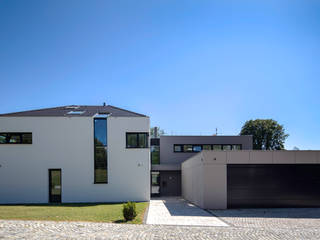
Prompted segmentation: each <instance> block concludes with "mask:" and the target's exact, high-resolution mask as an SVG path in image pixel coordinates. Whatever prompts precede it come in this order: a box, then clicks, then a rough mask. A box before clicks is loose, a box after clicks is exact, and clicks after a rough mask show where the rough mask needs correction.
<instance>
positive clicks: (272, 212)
mask: <svg viewBox="0 0 320 240" xmlns="http://www.w3.org/2000/svg"><path fill="white" fill-rule="evenodd" d="M211 213H212V214H214V215H215V216H217V217H219V218H220V219H221V220H223V221H224V222H226V223H228V225H230V226H234V227H242V228H268V229H278V228H281V229H283V228H289V229H293V228H299V229H307V228H320V208H259V209H228V210H211Z"/></svg>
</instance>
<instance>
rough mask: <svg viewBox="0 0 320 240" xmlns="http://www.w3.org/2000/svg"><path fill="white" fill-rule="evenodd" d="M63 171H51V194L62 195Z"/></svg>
mask: <svg viewBox="0 0 320 240" xmlns="http://www.w3.org/2000/svg"><path fill="white" fill-rule="evenodd" d="M60 173H61V172H60V171H51V194H52V195H60V194H61V174H60Z"/></svg>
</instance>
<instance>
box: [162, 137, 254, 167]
mask: <svg viewBox="0 0 320 240" xmlns="http://www.w3.org/2000/svg"><path fill="white" fill-rule="evenodd" d="M174 144H242V149H246V150H250V149H252V136H161V137H160V164H181V163H182V162H183V161H184V160H186V159H188V158H190V157H192V156H194V155H196V154H197V153H182V152H178V153H177V152H174V151H173V146H174Z"/></svg>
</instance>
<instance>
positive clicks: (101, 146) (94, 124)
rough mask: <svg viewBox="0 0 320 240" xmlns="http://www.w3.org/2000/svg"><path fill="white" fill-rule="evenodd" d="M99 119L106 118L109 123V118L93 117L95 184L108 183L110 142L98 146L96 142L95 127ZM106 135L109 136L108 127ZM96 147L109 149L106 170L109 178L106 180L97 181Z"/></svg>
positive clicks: (103, 118)
mask: <svg viewBox="0 0 320 240" xmlns="http://www.w3.org/2000/svg"><path fill="white" fill-rule="evenodd" d="M97 119H102V120H106V123H107V118H105V117H95V118H94V119H93V160H94V170H93V175H94V184H108V142H107V145H98V146H96V143H95V138H96V136H95V127H96V123H95V120H97ZM106 137H107V138H108V129H107V133H106ZM96 147H98V148H106V151H107V159H106V162H107V163H106V165H107V167H106V170H107V179H106V181H105V182H97V179H96V167H97V163H96Z"/></svg>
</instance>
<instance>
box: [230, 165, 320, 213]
mask: <svg viewBox="0 0 320 240" xmlns="http://www.w3.org/2000/svg"><path fill="white" fill-rule="evenodd" d="M227 171H228V172H227V174H228V178H227V181H228V182H227V187H228V188H227V189H228V208H240V207H249V208H250V207H320V164H301V165H299V164H241V165H238V164H230V165H228V166H227Z"/></svg>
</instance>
